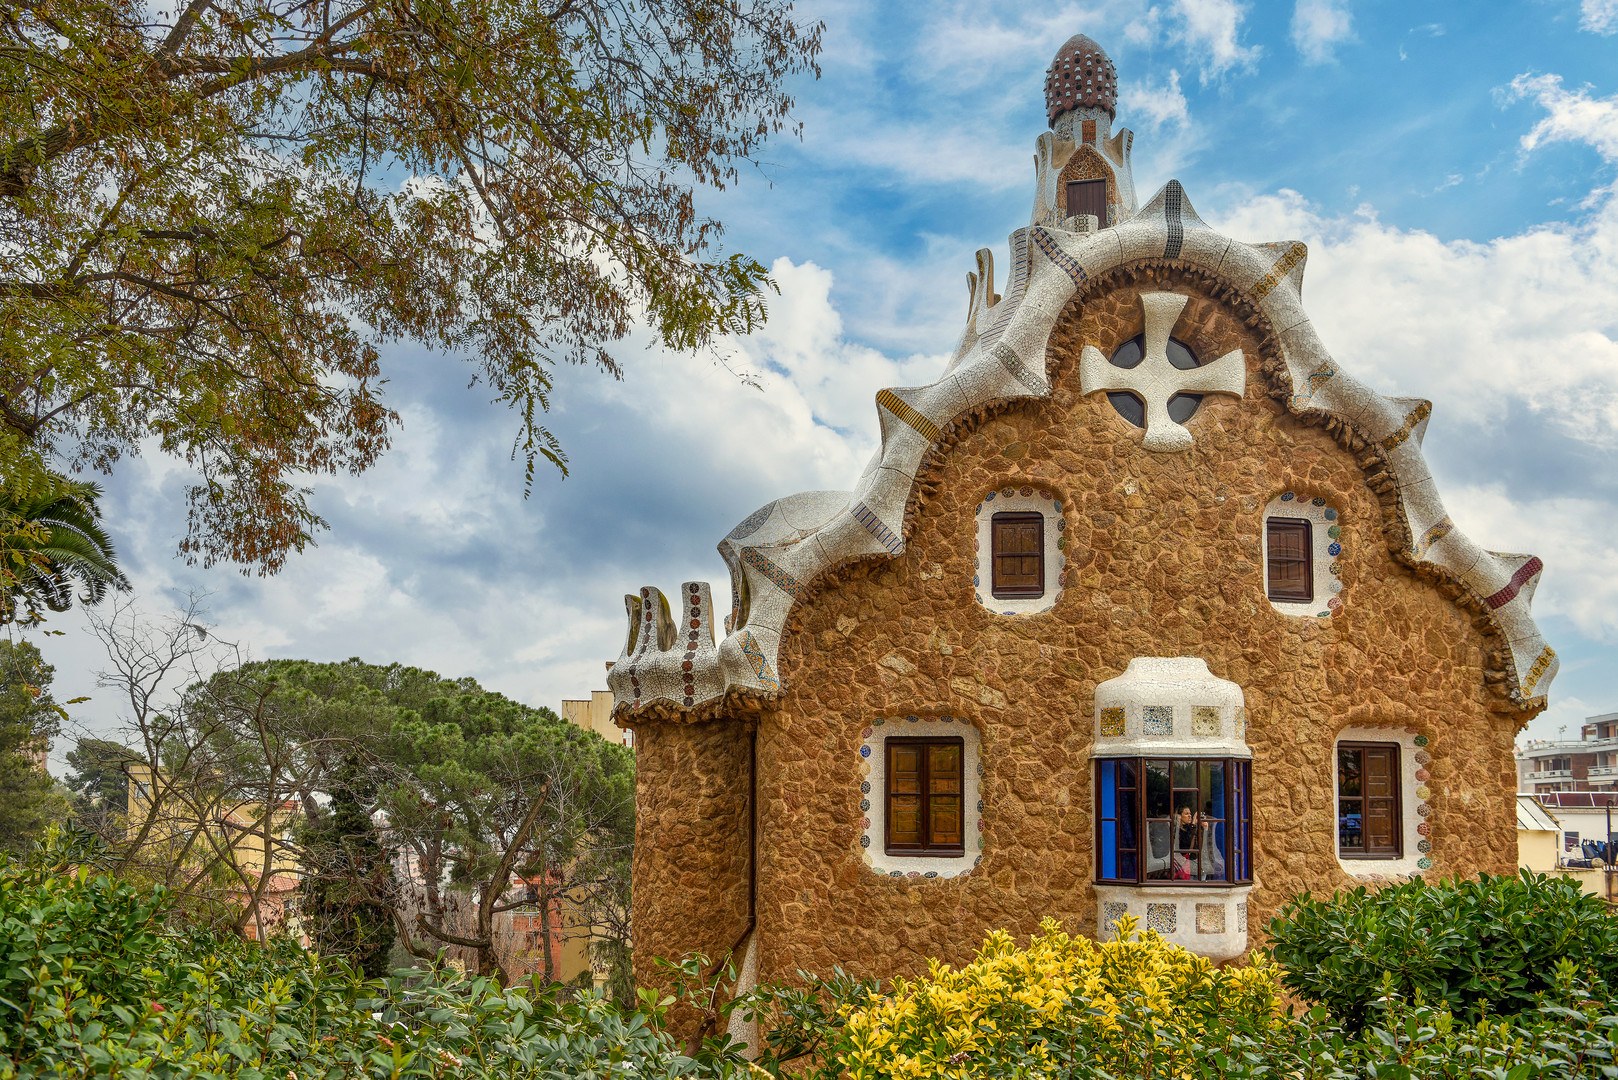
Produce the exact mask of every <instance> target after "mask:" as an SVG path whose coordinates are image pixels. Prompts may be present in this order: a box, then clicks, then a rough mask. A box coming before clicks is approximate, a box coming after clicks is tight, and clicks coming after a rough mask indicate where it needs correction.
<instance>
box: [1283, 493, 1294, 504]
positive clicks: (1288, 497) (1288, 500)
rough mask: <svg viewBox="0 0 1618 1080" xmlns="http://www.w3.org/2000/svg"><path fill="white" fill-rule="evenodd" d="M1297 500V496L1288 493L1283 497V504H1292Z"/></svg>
mask: <svg viewBox="0 0 1618 1080" xmlns="http://www.w3.org/2000/svg"><path fill="white" fill-rule="evenodd" d="M1296 498H1297V496H1296V495H1294V494H1292V492H1290V491H1288V492H1285V493H1284V494H1283V495H1282V496H1281V501H1282V502H1291V501H1292V500H1293V499H1296Z"/></svg>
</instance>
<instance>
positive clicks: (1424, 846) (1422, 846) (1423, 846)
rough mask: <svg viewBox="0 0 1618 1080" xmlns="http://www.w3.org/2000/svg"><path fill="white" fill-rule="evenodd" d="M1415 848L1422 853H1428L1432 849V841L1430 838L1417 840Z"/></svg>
mask: <svg viewBox="0 0 1618 1080" xmlns="http://www.w3.org/2000/svg"><path fill="white" fill-rule="evenodd" d="M1416 850H1417V851H1418V852H1420V853H1421V854H1423V855H1429V854H1431V853H1432V850H1433V842H1432V841H1431V840H1417V841H1416Z"/></svg>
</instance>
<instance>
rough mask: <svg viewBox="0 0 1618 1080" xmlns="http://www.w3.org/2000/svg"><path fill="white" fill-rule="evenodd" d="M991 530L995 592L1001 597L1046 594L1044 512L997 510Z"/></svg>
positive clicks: (991, 584) (992, 571)
mask: <svg viewBox="0 0 1618 1080" xmlns="http://www.w3.org/2000/svg"><path fill="white" fill-rule="evenodd" d="M989 531H990V542H991V546H992V547H993V549H994V550H993V551H992V552H991V559H990V562H991V564H992V569H991V570H990V573H991V574H992V575H993V580H992V581H991V582H990V586H991V592H992V593H993V594H994V595H995V596H997V597H999V598H1001V599H1024V598H1028V597H1039V596H1044V595H1045V517H1044V515H1043V514H996V515H994V519H993V520H992V521H991V523H990V530H989Z"/></svg>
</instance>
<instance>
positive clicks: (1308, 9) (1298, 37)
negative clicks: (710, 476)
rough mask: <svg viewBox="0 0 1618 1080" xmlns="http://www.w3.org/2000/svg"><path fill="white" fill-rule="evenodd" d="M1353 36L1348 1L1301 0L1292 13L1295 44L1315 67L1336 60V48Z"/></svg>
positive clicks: (1352, 20)
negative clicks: (1334, 50)
mask: <svg viewBox="0 0 1618 1080" xmlns="http://www.w3.org/2000/svg"><path fill="white" fill-rule="evenodd" d="M1353 37H1354V16H1353V15H1352V14H1351V13H1350V12H1349V10H1348V2H1347V0H1298V5H1297V7H1295V8H1294V9H1293V11H1292V44H1293V46H1294V47H1295V48H1297V50H1298V51H1299V52H1300V53H1302V54H1303V58H1304V59H1305V60H1307V61H1308V62H1309V63H1311V64H1323V63H1325V62H1327V61H1328V60H1331V59H1333V56H1332V49H1333V48H1334V47H1335V46H1337V45H1340V44H1342V43H1343V42H1345V41H1351V40H1353Z"/></svg>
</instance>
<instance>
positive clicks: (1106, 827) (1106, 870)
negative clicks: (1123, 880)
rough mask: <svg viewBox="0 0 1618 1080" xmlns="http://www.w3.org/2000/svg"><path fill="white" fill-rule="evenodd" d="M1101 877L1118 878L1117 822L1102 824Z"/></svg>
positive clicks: (1104, 822)
mask: <svg viewBox="0 0 1618 1080" xmlns="http://www.w3.org/2000/svg"><path fill="white" fill-rule="evenodd" d="M1101 876H1102V877H1104V878H1108V879H1112V878H1116V877H1117V876H1118V823H1117V822H1115V821H1103V822H1102V823H1101Z"/></svg>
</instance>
